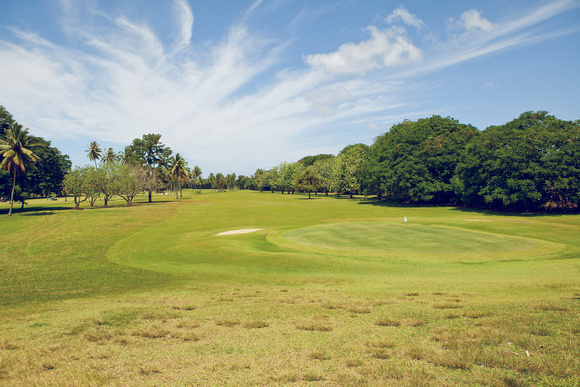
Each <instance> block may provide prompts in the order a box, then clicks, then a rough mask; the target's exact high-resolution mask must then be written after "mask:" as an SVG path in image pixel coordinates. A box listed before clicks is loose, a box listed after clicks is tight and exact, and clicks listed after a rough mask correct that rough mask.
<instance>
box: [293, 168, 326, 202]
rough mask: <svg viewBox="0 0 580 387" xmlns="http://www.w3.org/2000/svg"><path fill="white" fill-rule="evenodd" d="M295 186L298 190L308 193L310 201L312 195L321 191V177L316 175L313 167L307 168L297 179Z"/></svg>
mask: <svg viewBox="0 0 580 387" xmlns="http://www.w3.org/2000/svg"><path fill="white" fill-rule="evenodd" d="M294 185H295V186H296V189H297V190H299V191H302V192H308V199H311V196H310V193H311V192H317V191H318V190H319V189H320V176H318V174H316V172H315V171H314V169H313V168H312V167H309V168H305V169H304V170H303V171H302V172H301V173H300V175H298V176H297V177H296V182H295V183H294Z"/></svg>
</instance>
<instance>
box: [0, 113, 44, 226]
mask: <svg viewBox="0 0 580 387" xmlns="http://www.w3.org/2000/svg"><path fill="white" fill-rule="evenodd" d="M42 146H43V144H42V142H41V141H40V140H39V139H38V138H36V137H34V136H31V135H29V134H28V129H22V125H20V124H18V123H16V122H12V123H10V126H9V127H8V129H5V130H4V138H3V139H2V140H1V143H0V154H1V155H2V163H0V167H1V168H2V169H5V170H7V171H8V172H10V173H11V174H12V192H11V194H10V210H8V216H11V215H12V206H13V204H14V187H15V186H16V177H17V176H18V174H20V173H26V171H27V170H30V169H32V168H33V166H34V163H35V162H37V161H39V160H40V157H38V156H37V155H35V154H34V151H38V150H39V149H40V148H41V147H42Z"/></svg>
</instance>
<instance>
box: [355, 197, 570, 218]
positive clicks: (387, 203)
mask: <svg viewBox="0 0 580 387" xmlns="http://www.w3.org/2000/svg"><path fill="white" fill-rule="evenodd" d="M354 200H356V199H354ZM358 204H366V205H373V206H380V207H388V208H437V207H443V208H449V209H450V211H456V212H461V213H465V214H474V215H485V216H519V217H522V216H523V217H543V216H565V215H577V214H578V213H580V211H571V210H568V211H551V212H549V211H544V212H509V211H499V210H487V209H481V208H473V207H460V206H450V205H447V206H446V205H437V204H425V203H401V202H398V201H395V200H379V199H377V198H372V199H360V200H359V202H358Z"/></svg>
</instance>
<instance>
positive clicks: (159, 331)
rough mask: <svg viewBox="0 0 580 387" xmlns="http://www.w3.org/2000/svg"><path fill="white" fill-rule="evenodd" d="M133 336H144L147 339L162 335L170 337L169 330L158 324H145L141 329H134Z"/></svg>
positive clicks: (158, 337)
mask: <svg viewBox="0 0 580 387" xmlns="http://www.w3.org/2000/svg"><path fill="white" fill-rule="evenodd" d="M132 335H133V336H138V337H144V338H147V339H160V338H163V337H171V332H169V331H168V330H167V329H165V328H163V327H161V326H159V325H156V324H154V325H147V326H145V327H143V328H141V329H138V330H134V331H133V332H132Z"/></svg>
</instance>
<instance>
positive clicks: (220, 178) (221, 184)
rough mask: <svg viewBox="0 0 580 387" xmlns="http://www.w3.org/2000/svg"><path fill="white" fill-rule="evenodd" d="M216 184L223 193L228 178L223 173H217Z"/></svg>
mask: <svg viewBox="0 0 580 387" xmlns="http://www.w3.org/2000/svg"><path fill="white" fill-rule="evenodd" d="M215 183H216V185H217V188H218V190H220V191H223V190H224V188H225V186H226V177H225V176H224V174H223V173H217V174H216V175H215Z"/></svg>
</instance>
